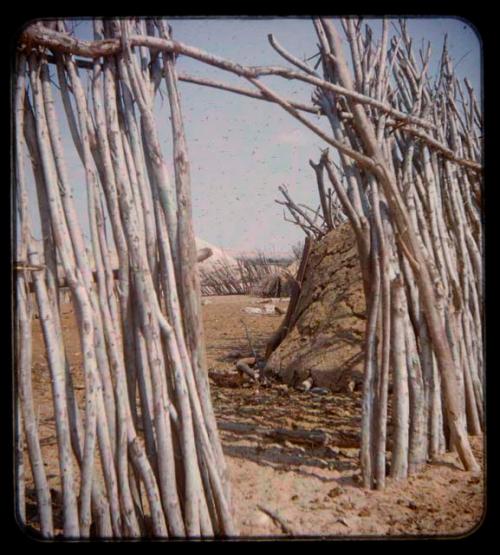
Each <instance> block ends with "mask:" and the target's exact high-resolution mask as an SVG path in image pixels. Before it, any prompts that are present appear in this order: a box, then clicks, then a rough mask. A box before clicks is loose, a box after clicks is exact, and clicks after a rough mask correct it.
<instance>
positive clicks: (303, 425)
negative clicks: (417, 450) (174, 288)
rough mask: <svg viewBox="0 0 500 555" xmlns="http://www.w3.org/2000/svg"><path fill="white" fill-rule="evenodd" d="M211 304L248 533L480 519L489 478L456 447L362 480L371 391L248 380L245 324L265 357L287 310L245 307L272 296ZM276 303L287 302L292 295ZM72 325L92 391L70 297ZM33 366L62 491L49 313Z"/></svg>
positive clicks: (330, 532) (456, 524)
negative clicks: (364, 418) (418, 466)
mask: <svg viewBox="0 0 500 555" xmlns="http://www.w3.org/2000/svg"><path fill="white" fill-rule="evenodd" d="M205 302H206V304H204V306H203V312H204V321H205V334H206V343H207V354H208V366H209V377H210V384H211V391H212V397H213V402H214V406H215V412H216V415H217V419H218V422H219V425H220V428H221V431H220V433H221V439H222V442H223V447H224V452H225V454H226V460H227V463H228V466H229V473H230V479H231V484H232V502H233V511H234V515H235V520H236V524H237V526H238V528H239V530H240V533H241V535H242V536H246V537H248V536H261V537H262V536H275V537H283V536H285V535H288V536H337V537H339V536H385V537H387V536H413V535H426V536H435V535H441V536H443V535H446V536H449V535H464V534H466V533H468V532H469V531H471V530H473V529H474V528H475V527H476V526H477V525H478V524H479V523H480V521H481V518H482V514H483V508H484V495H483V483H484V480H483V476H482V475H481V476H477V475H473V474H472V473H469V472H464V471H463V470H462V469H461V465H460V462H459V460H458V457H457V456H456V455H455V454H454V453H447V454H446V455H444V456H443V457H442V459H441V460H439V461H438V462H435V463H433V464H429V465H427V467H426V468H425V470H424V471H423V472H422V473H421V474H419V475H416V476H413V477H411V478H410V479H409V481H408V482H404V483H399V484H398V483H394V482H392V481H391V480H390V479H388V485H387V488H386V489H385V490H384V491H382V492H379V491H367V490H365V489H363V488H362V487H361V486H360V483H359V476H360V469H359V462H358V455H359V428H360V419H361V394H360V393H359V392H356V391H355V392H354V393H352V394H348V395H347V394H340V393H335V394H334V393H326V394H325V393H324V392H322V391H320V392H311V391H309V392H300V391H297V390H295V389H293V388H289V387H288V386H286V385H284V384H281V383H278V382H275V381H270V382H269V383H268V384H267V385H266V384H265V385H262V384H256V383H254V382H250V381H249V380H245V379H243V378H242V377H240V375H239V374H238V373H237V371H236V370H235V367H234V363H235V359H237V358H238V357H241V356H248V355H250V354H251V352H250V348H249V343H248V340H247V335H246V332H245V325H246V327H247V329H248V331H249V334H250V337H251V339H252V342H253V344H254V348H255V350H256V351H257V353H258V354H260V355H262V354H263V352H264V347H265V343H266V341H267V339H268V338H269V336H270V335H271V334H272V332H273V331H275V330H276V328H277V327H278V325H279V322H280V318H282V316H280V315H279V314H275V315H259V314H247V313H245V312H243V308H245V307H247V306H254V307H258V306H262V304H261V303H262V299H257V298H253V297H242V296H229V297H210V298H208V300H207V301H205ZM277 304H278V306H280V307H281V308H283V309H286V301H285V302H283V301H280V302H278V303H277ZM242 322H244V323H245V325H244V324H243V323H242ZM63 325H64V334H65V344H66V345H67V352H68V356H69V359H70V364H71V368H72V374H73V375H74V376H75V378H74V379H75V385H76V389H77V396H78V397H79V398H80V400H81V396H82V395H83V378H82V376H81V362H82V361H81V354H80V347H79V340H78V336H77V330H76V328H75V326H74V319H73V315H72V314H71V311H70V308H69V305H68V306H66V307H65V308H64V309H63ZM33 368H34V371H33V380H34V390H35V402H36V404H37V407H38V409H37V410H38V417H39V421H40V423H41V443H42V450H43V454H44V458H45V461H46V471H47V474H48V479H49V483H50V487H51V488H52V489H53V495H54V496H55V498H56V499H57V497H58V492H59V491H60V485H59V481H58V478H57V474H58V468H57V457H56V439H55V423H54V417H53V412H52V400H51V395H50V379H49V376H48V370H47V362H46V357H45V353H44V348H43V340H42V336H41V331H40V327H39V323H38V321H35V323H34V326H33ZM275 429H284V430H288V431H296V432H300V431H305V430H309V431H311V430H315V431H316V432H317V433H320V432H323V436H324V437H325V438H326V439H325V440H324V441H322V442H315V443H304V442H302V443H299V442H298V441H297V440H295V439H293V440H289V439H287V440H283V439H282V438H277V437H276V436H275V435H274V436H273V435H272V434H269V433H268V432H269V431H270V430H275ZM323 436H322V437H323ZM472 446H473V450H474V454H475V455H476V456H477V458H478V460H479V461H481V463H482V461H483V449H482V447H483V441H482V438H480V437H477V438H472ZM26 472H27V477H26V478H27V487H28V492H27V500H28V505H27V517H28V523H30V524H32V525H33V526H36V510H35V506H34V504H33V503H34V492H33V489H32V487H33V486H32V481H31V477H30V475H29V469H27V470H26ZM270 515H274V516H270ZM56 516H57V515H56ZM56 524H57V519H56Z"/></svg>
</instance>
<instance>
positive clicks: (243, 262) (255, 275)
mask: <svg viewBox="0 0 500 555" xmlns="http://www.w3.org/2000/svg"><path fill="white" fill-rule="evenodd" d="M282 273H283V272H282V269H281V268H280V267H279V266H278V265H276V264H274V263H273V262H272V261H271V260H270V259H269V258H268V257H267V256H266V255H265V254H263V253H259V254H258V255H257V256H256V257H254V258H243V257H240V258H237V259H236V264H232V263H230V262H228V261H227V260H220V261H217V262H216V263H214V264H212V265H211V266H210V267H209V268H203V267H202V268H200V276H201V291H202V294H203V295H258V294H260V293H259V290H260V288H261V286H262V284H263V283H264V282H268V281H269V280H271V279H274V278H275V277H277V276H281V274H282ZM277 296H280V295H277Z"/></svg>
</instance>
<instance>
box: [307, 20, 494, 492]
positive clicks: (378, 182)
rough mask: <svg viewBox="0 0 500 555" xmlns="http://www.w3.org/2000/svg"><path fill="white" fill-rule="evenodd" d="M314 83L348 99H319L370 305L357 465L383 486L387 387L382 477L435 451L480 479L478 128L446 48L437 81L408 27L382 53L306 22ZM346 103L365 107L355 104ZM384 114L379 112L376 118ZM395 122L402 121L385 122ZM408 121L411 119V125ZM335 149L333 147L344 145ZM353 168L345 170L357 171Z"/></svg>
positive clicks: (399, 473) (348, 27)
mask: <svg viewBox="0 0 500 555" xmlns="http://www.w3.org/2000/svg"><path fill="white" fill-rule="evenodd" d="M314 24H315V28H316V31H317V34H318V38H319V40H320V55H321V63H322V68H323V74H324V78H325V80H326V81H328V82H329V83H331V84H333V85H335V86H340V87H343V88H345V89H346V90H347V91H349V95H343V96H342V95H338V94H335V93H334V91H333V90H328V89H327V88H325V87H320V88H318V89H316V91H315V95H314V101H315V102H316V103H317V104H318V105H320V106H321V107H322V109H323V111H324V113H325V114H326V116H327V117H328V119H329V121H330V123H331V126H332V131H333V134H334V137H335V139H334V143H337V144H338V145H339V160H340V165H341V168H342V171H343V174H344V176H345V179H344V181H342V180H341V178H340V175H339V168H338V167H337V166H336V164H334V163H333V161H332V160H331V159H330V156H329V155H328V152H327V151H325V152H324V153H323V155H322V156H321V159H320V161H319V164H318V165H313V167H314V168H315V170H316V172H317V176H318V180H319V179H320V178H321V179H322V174H323V172H325V171H326V174H327V176H328V179H329V181H330V182H331V184H332V185H333V187H334V188H335V191H336V193H337V195H338V197H339V198H340V200H341V202H342V205H343V208H344V211H345V213H346V214H347V216H348V218H349V221H350V223H351V225H352V226H353V229H354V231H355V234H356V238H357V243H358V250H359V254H360V262H361V269H362V274H363V280H364V288H365V295H366V298H367V310H368V322H367V330H366V346H365V356H366V360H365V383H364V398H363V424H362V449H361V463H362V469H363V479H364V483H365V485H366V486H373V485H375V486H376V487H378V488H381V487H383V486H384V483H385V474H386V470H385V467H386V461H385V459H386V433H387V403H388V385H389V379H390V377H392V381H393V392H394V393H393V397H394V398H393V420H394V428H393V429H394V437H393V450H392V459H391V475H392V476H393V477H394V478H403V477H406V476H407V475H408V473H409V472H410V473H411V472H415V471H417V470H418V469H420V468H421V467H422V465H423V464H424V463H425V462H426V461H427V460H428V459H429V458H430V459H432V458H434V457H436V456H437V455H439V454H440V453H441V452H442V451H443V450H444V449H445V448H448V449H449V448H456V450H457V451H458V454H459V456H460V458H461V460H462V462H463V464H464V466H465V468H467V469H477V463H476V461H475V458H474V455H473V453H472V450H471V448H470V444H469V440H468V437H467V432H469V433H470V434H479V433H481V430H482V426H483V387H484V384H483V353H482V348H483V345H482V267H481V244H482V238H481V225H480V220H481V215H480V214H481V212H480V209H481V207H480V195H481V163H480V162H481V144H480V142H479V137H480V136H481V117H480V111H479V108H478V104H477V101H476V99H475V97H474V94H473V91H472V88H471V86H470V84H469V83H468V81H467V80H466V81H465V89H466V91H464V89H463V88H462V86H461V83H460V82H459V81H458V79H457V78H456V76H455V75H454V73H453V68H452V64H451V61H450V58H449V55H448V51H447V47H446V40H445V43H444V48H443V52H442V56H441V64H440V68H439V72H438V75H437V76H436V79H435V82H434V83H432V82H431V80H430V79H429V78H428V75H427V74H428V68H429V63H430V55H431V49H430V44H429V45H428V46H427V48H426V49H425V50H421V51H420V52H419V58H420V59H419V61H417V60H416V58H415V53H414V50H413V46H412V40H411V38H410V36H409V34H408V31H407V27H406V24H405V22H404V21H402V22H400V27H399V36H398V37H394V38H393V39H392V40H391V42H390V45H389V48H388V47H387V42H388V23H387V21H384V23H383V30H382V37H381V40H380V42H379V43H378V44H375V43H374V40H373V33H372V31H371V29H370V28H369V27H368V26H366V27H365V31H364V33H363V32H362V26H361V21H359V20H353V19H348V20H342V26H343V29H344V32H345V35H346V37H347V39H348V44H349V48H350V54H351V62H352V68H353V71H352V72H351V71H350V69H349V67H348V65H347V63H346V60H345V58H344V54H343V52H342V46H341V41H340V35H339V33H338V31H337V29H336V28H335V27H334V25H332V23H331V22H330V21H326V20H322V19H319V20H315V22H314ZM352 94H356V95H362V96H363V97H364V98H369V99H370V100H369V101H366V102H365V101H363V102H361V103H358V102H355V98H354V97H353V96H352ZM381 104H384V108H381ZM403 111H405V112H406V113H407V114H408V117H407V118H406V119H405V120H402V119H399V121H398V119H397V118H395V117H394V115H395V114H396V113H401V112H403ZM417 119H418V121H417ZM340 144H341V145H342V147H341V148H340ZM353 162H354V163H353Z"/></svg>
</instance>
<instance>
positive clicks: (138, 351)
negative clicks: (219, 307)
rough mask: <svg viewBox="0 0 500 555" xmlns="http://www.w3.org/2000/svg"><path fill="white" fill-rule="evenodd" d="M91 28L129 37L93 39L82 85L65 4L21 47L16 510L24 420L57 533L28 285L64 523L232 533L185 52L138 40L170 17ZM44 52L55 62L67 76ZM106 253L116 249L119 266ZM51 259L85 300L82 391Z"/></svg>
mask: <svg viewBox="0 0 500 555" xmlns="http://www.w3.org/2000/svg"><path fill="white" fill-rule="evenodd" d="M94 33H95V39H96V41H97V42H98V44H104V45H106V44H110V43H113V42H114V41H115V42H117V43H119V44H120V48H119V50H115V51H113V52H102V54H107V55H105V57H104V58H100V54H101V53H100V52H95V53H94V54H93V55H92V60H91V61H89V62H88V64H87V69H90V73H89V74H88V78H89V79H88V80H87V82H88V84H89V87H88V89H87V92H85V87H84V82H85V81H84V80H82V78H81V77H80V75H79V72H78V70H77V62H76V61H75V58H74V56H73V54H74V52H77V51H78V49H76V50H75V49H72V48H69V49H68V48H66V47H67V45H68V43H69V44H72V41H74V40H76V39H74V38H72V37H71V36H70V35H69V34H68V33H67V32H66V30H65V28H64V24H63V23H62V22H60V21H58V22H47V21H46V22H44V23H43V25H42V24H34V25H33V26H31V27H30V28H28V29H27V30H26V31H25V33H24V34H23V36H22V37H21V42H22V44H20V48H19V55H18V60H17V81H16V91H15V131H16V185H17V223H18V233H17V239H18V241H17V259H18V260H21V261H25V262H26V263H27V264H26V265H25V266H24V267H22V268H19V269H18V272H17V278H16V288H17V339H18V340H17V344H16V345H17V351H16V354H17V386H16V387H17V389H16V391H17V396H16V399H17V405H16V407H17V416H18V418H17V420H16V422H17V424H16V425H17V433H18V435H17V439H18V443H17V446H18V451H17V454H18V459H17V461H18V467H17V468H18V477H17V478H18V479H17V485H18V507H19V512H20V515H21V517H22V518H23V519H24V518H25V514H24V484H23V472H24V469H23V466H22V448H23V444H22V441H23V437H22V433H23V430H24V436H25V442H26V446H27V455H28V460H29V463H30V466H31V472H32V477H33V481H34V484H35V489H36V496H37V502H38V503H37V507H38V513H39V521H40V531H41V533H42V535H43V536H44V537H50V536H52V535H53V534H54V531H55V530H54V519H53V504H52V499H51V495H50V491H49V486H48V480H47V475H46V471H45V464H44V459H43V456H42V451H41V447H40V431H39V428H38V421H37V419H36V417H35V406H34V401H33V391H32V374H31V373H32V367H31V321H30V320H31V312H32V306H31V302H30V298H29V290H30V286H32V287H33V288H34V292H35V302H36V304H37V307H38V311H39V313H40V323H41V328H42V332H43V339H44V342H45V348H46V353H47V358H48V367H49V371H50V376H51V385H52V401H53V408H54V415H55V423H56V432H57V434H56V435H57V456H58V462H59V480H60V484H61V490H62V491H61V498H62V516H63V531H62V532H63V534H64V536H65V537H87V536H89V535H90V534H91V530H92V531H93V533H95V534H97V535H99V536H100V537H140V536H142V535H145V534H147V535H154V536H160V537H172V536H175V537H184V536H189V537H197V536H212V535H214V534H216V535H234V534H235V533H236V530H235V527H234V524H233V516H232V512H231V505H230V492H229V484H228V480H227V471H226V465H225V462H224V457H223V454H222V449H221V444H220V441H219V437H218V432H217V428H216V423H215V418H214V414H213V409H212V405H211V400H210V396H209V389H208V378H207V370H206V362H205V347H204V339H203V329H202V323H201V317H200V313H201V312H200V294H199V291H200V287H199V277H198V274H197V271H196V260H197V253H196V246H195V240H194V235H193V226H192V218H191V200H190V194H191V193H190V177H189V160H188V157H187V149H186V141H185V136H184V130H183V121H182V116H181V107H180V99H179V94H178V89H177V76H176V68H175V59H174V57H173V56H172V55H171V54H169V53H167V52H164V53H161V52H158V51H153V50H150V49H148V48H137V47H135V46H134V44H133V41H131V40H130V39H129V36H130V35H132V34H134V35H135V36H141V37H143V39H144V40H145V41H146V42H147V41H150V40H152V41H154V40H164V41H170V40H171V38H170V30H169V29H168V27H167V26H166V24H165V22H164V21H155V20H148V21H147V22H145V21H140V20H124V21H121V22H119V21H107V22H106V23H104V24H103V22H102V21H98V20H96V21H94ZM37 37H38V38H37ZM40 37H42V40H41V41H40V40H38V39H39V38H40ZM43 37H52V38H51V41H52V42H51V43H50V44H47V42H46V41H45V42H44V40H43ZM77 42H78V41H77ZM49 63H54V64H55V65H56V68H57V77H58V86H54V84H53V81H52V78H51V74H50V71H49ZM163 81H165V82H166V87H167V90H168V99H169V103H170V113H171V124H172V137H173V159H174V171H175V179H174V183H172V182H171V181H170V177H169V175H168V172H167V166H166V161H165V156H164V154H163V152H162V150H161V147H160V141H159V136H158V131H157V127H156V125H155V120H154V117H153V106H154V99H155V94H156V92H157V91H158V88H159V86H160V84H161V83H162V82H163ZM56 89H57V90H56ZM57 91H59V93H58V92H57ZM55 94H56V95H57V94H60V100H61V101H62V105H63V106H64V110H65V114H66V118H67V124H68V127H69V130H70V132H71V136H72V139H73V141H74V145H75V148H76V151H77V153H78V155H79V157H80V161H81V166H82V168H83V169H84V175H85V188H86V191H87V197H86V207H87V210H88V220H89V224H90V232H91V238H90V242H91V244H90V249H91V252H92V255H93V258H94V260H95V268H96V279H95V280H94V279H93V275H92V269H91V265H90V263H89V258H88V256H87V252H86V248H85V242H84V238H83V233H82V218H83V217H84V214H81V213H80V212H79V211H78V210H77V208H76V206H75V201H74V197H73V190H72V183H71V182H70V179H69V176H68V167H67V163H66V157H65V153H64V151H63V142H62V139H61V123H60V119H61V114H58V113H57V112H56V110H55V101H54V95H55ZM24 143H25V144H24ZM25 146H27V150H28V152H29V157H30V159H31V164H32V169H33V176H34V181H35V185H36V193H37V200H38V202H37V205H36V207H34V209H35V210H37V211H38V213H39V217H40V222H41V228H42V233H43V260H44V265H43V266H40V265H39V261H40V259H41V257H42V253H40V252H38V251H37V249H36V245H35V242H34V240H33V237H32V229H33V223H32V222H31V220H30V217H31V214H32V213H33V210H31V208H30V207H29V203H30V201H31V199H32V198H33V197H29V196H28V194H27V185H26V182H25V175H24V170H23V167H24V166H23V156H24V154H25V152H24V148H25ZM107 222H109V226H108V225H107ZM110 230H111V233H110ZM111 252H117V253H118V257H119V268H118V280H117V281H115V280H114V279H113V272H112V268H111V267H110V253H111ZM58 263H60V264H61V267H62V268H63V271H64V279H65V282H66V283H67V286H68V287H69V290H70V291H71V299H72V303H73V307H74V310H75V313H76V319H77V326H78V332H79V338H80V342H81V351H82V358H83V371H84V376H85V402H84V406H83V407H81V406H79V405H78V403H77V402H76V397H75V392H74V387H73V378H74V376H73V375H72V372H73V370H72V368H70V365H69V363H68V358H67V352H66V351H67V349H66V347H65V341H64V338H63V334H62V322H61V314H60V303H59V298H58V290H57V285H58V281H57V278H58V276H57V266H58ZM142 430H143V431H142Z"/></svg>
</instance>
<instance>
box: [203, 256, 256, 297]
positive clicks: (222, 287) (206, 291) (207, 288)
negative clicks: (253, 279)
mask: <svg viewBox="0 0 500 555" xmlns="http://www.w3.org/2000/svg"><path fill="white" fill-rule="evenodd" d="M200 278H201V292H202V294H203V295H205V296H210V295H246V294H247V293H248V290H247V288H246V287H245V284H244V282H243V281H242V276H241V270H240V264H239V262H238V264H237V265H235V264H231V263H230V262H228V261H226V260H223V261H217V263H216V264H213V265H212V266H210V268H200Z"/></svg>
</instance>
